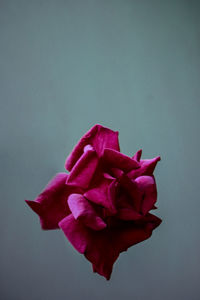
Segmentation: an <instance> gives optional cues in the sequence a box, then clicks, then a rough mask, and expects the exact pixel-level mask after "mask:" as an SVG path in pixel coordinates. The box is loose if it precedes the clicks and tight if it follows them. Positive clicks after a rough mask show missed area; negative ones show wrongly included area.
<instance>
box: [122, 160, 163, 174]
mask: <svg viewBox="0 0 200 300" xmlns="http://www.w3.org/2000/svg"><path fill="white" fill-rule="evenodd" d="M160 159H161V158H160V156H157V157H155V158H153V159H144V160H140V162H139V166H140V167H139V168H138V169H136V170H131V171H130V172H129V173H128V174H127V175H128V177H129V178H131V179H135V178H137V177H139V176H142V175H153V172H154V169H155V167H156V164H157V162H158V161H159V160H160Z"/></svg>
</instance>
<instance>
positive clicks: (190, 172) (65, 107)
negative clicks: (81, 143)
mask: <svg viewBox="0 0 200 300" xmlns="http://www.w3.org/2000/svg"><path fill="white" fill-rule="evenodd" d="M199 4H200V2H199V1H191V0H188V1H175V0H172V1H164V0H160V1H156V0H146V1H139V0H138V1H136V0H135V1H130V0H129V1H128V0H121V1H118V0H113V1H111V0H107V1H106V0H104V1H101V0H99V1H97V0H80V1H75V0H71V1H69V0H54V1H53V0H48V1H47V0H46V1H42V0H41V1H38V0H34V1H31V0H29V1H28V0H18V1H15V0H1V1H0V114H1V116H0V131H1V137H0V138H1V149H0V160H1V178H0V181H1V209H0V215H1V216H0V230H1V238H0V240H1V246H0V251H1V255H0V267H1V268H0V270H1V271H0V272H1V274H0V299H2V300H25V299H28V300H46V299H48V300H55V299H69V300H73V299H75V300H76V299H77V300H79V299H89V300H90V299H115V300H119V299H135V300H146V299H148V300H149V299H152V300H160V299H161V300H171V299H172V300H173V299H185V300H188V299H191V300H197V299H199V297H200V293H199V291H200V287H199V277H200V271H199V268H200V259H199V256H200V253H199V252H200V234H199V231H200V222H199V212H200V198H199V168H200V166H199V149H200V144H199V107H200V105H199V104H200V98H199V96H200V84H199V75H200V68H199V67H200V18H199V13H200V5H199ZM95 123H100V124H102V125H104V126H108V127H110V128H112V129H114V130H119V132H120V135H119V138H120V144H121V150H122V152H124V153H126V154H128V155H132V154H133V153H134V152H135V151H136V150H137V149H139V148H143V157H144V158H151V157H154V156H156V155H161V157H162V161H161V162H159V164H158V166H157V169H156V172H155V175H156V179H157V184H158V196H159V197H158V207H159V209H158V210H157V211H156V213H157V214H158V215H159V216H160V217H161V218H162V219H163V223H162V225H161V226H160V227H159V228H158V229H157V230H156V231H155V232H154V234H153V236H152V238H151V239H149V240H147V241H145V242H143V243H141V244H138V245H136V246H135V247H132V248H130V249H129V250H128V252H126V253H125V252H124V253H123V254H121V256H120V258H119V260H118V261H117V262H116V264H115V266H114V271H113V274H112V278H111V281H109V282H107V281H106V280H105V279H104V278H103V277H100V276H98V275H97V274H93V273H92V269H91V265H90V263H89V262H88V261H87V260H86V259H85V258H84V257H83V256H82V255H80V254H79V253H78V252H76V251H75V250H74V249H73V247H72V246H71V244H69V243H68V241H67V240H66V239H65V238H64V235H63V234H62V232H61V231H48V232H47V231H46V232H45V231H42V230H41V229H40V225H39V221H38V218H37V216H36V215H35V214H34V213H33V212H32V211H31V210H30V209H29V208H28V207H27V206H26V205H25V203H24V199H34V198H35V197H36V195H37V194H38V193H39V192H40V191H41V189H43V187H44V186H45V185H46V183H47V182H48V181H49V180H50V178H51V177H52V176H54V174H55V173H56V172H59V171H63V170H64V167H63V165H64V161H65V158H66V156H67V155H68V153H69V152H70V151H71V149H72V147H73V146H74V144H75V143H76V142H77V140H78V139H79V138H80V137H81V136H82V135H83V134H84V133H85V132H86V131H87V130H88V129H89V128H90V127H91V126H93V125H94V124H95Z"/></svg>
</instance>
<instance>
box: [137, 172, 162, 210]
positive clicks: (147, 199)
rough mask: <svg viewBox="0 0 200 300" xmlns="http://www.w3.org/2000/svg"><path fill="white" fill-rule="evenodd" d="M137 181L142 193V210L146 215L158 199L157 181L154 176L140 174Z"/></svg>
mask: <svg viewBox="0 0 200 300" xmlns="http://www.w3.org/2000/svg"><path fill="white" fill-rule="evenodd" d="M135 182H136V183H137V186H138V188H139V189H140V191H141V193H142V199H143V200H142V203H141V212H142V214H144V215H145V214H147V212H148V211H149V210H151V209H153V208H154V204H155V203H156V201H157V189H156V182H155V179H154V176H140V177H138V178H136V179H135Z"/></svg>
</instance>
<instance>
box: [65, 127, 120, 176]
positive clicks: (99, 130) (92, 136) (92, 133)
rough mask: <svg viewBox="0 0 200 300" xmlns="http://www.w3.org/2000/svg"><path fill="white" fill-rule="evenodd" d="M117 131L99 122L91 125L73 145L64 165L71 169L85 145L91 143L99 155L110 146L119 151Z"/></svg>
mask: <svg viewBox="0 0 200 300" xmlns="http://www.w3.org/2000/svg"><path fill="white" fill-rule="evenodd" d="M118 134H119V133H118V131H113V130H111V129H109V128H106V127H103V126H101V125H99V124H96V125H95V126H93V127H92V128H91V129H90V130H89V131H88V132H87V133H86V134H84V135H83V137H82V138H81V139H80V140H79V142H78V144H77V145H76V146H75V147H74V149H73V150H72V152H71V154H70V155H69V156H68V157H67V159H66V162H65V167H66V169H67V170H68V171H71V169H72V168H73V166H74V165H75V163H76V162H77V160H78V159H79V158H80V156H81V155H82V154H83V149H84V147H85V146H86V145H88V144H89V145H92V146H93V148H94V149H95V150H96V152H97V154H98V156H99V157H100V156H101V155H102V153H103V150H104V149H105V148H111V149H115V150H117V151H119V141H118Z"/></svg>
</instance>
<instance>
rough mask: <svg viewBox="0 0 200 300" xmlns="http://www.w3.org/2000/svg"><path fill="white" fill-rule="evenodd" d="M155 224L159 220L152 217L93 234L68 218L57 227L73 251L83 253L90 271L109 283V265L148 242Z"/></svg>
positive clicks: (79, 223) (110, 270) (124, 223)
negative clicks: (125, 252) (122, 253)
mask: <svg viewBox="0 0 200 300" xmlns="http://www.w3.org/2000/svg"><path fill="white" fill-rule="evenodd" d="M159 224H160V219H158V218H157V217H154V218H149V219H148V218H146V219H145V220H144V221H143V224H137V225H135V222H122V221H120V222H119V224H118V226H116V227H114V228H105V229H104V230H101V231H93V230H91V229H89V228H87V227H85V226H84V225H83V224H82V223H81V222H80V221H78V220H75V219H74V217H73V216H72V215H69V216H67V217H66V218H64V219H63V220H62V221H61V222H60V223H59V226H60V227H61V229H62V230H63V232H64V234H65V235H66V237H67V238H68V240H69V241H70V242H71V243H72V245H73V246H74V247H75V249H76V250H77V251H79V252H80V253H82V254H83V253H84V255H85V257H86V258H87V259H88V260H89V261H90V262H91V263H92V264H93V270H94V271H95V272H98V273H99V274H100V275H102V276H105V277H106V278H107V279H108V280H109V279H110V275H111V273H112V267H113V264H114V262H115V261H116V259H117V258H118V256H119V254H120V252H122V251H126V250H127V249H128V248H129V247H131V246H133V245H134V244H137V243H139V242H141V241H143V240H145V239H147V238H149V237H150V236H151V234H152V230H153V229H154V228H155V227H157V226H158V225H159Z"/></svg>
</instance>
